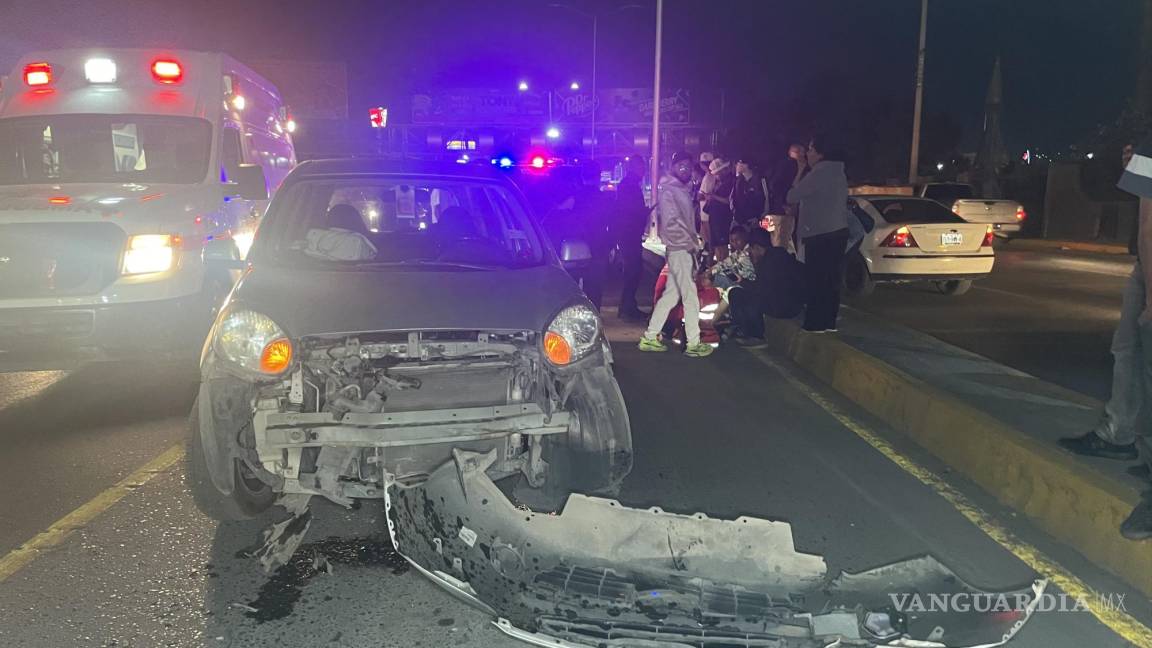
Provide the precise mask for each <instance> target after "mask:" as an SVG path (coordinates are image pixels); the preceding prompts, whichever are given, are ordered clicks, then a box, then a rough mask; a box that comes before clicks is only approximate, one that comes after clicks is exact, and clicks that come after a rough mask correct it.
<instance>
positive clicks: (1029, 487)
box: [767, 320, 1152, 596]
mask: <svg viewBox="0 0 1152 648" xmlns="http://www.w3.org/2000/svg"><path fill="white" fill-rule="evenodd" d="M767 337H768V339H769V340H770V341H771V347H772V350H773V351H776V352H778V353H781V354H783V355H785V356H786V357H788V358H790V359H791V360H793V361H794V362H796V363H797V364H798V365H800V366H801V367H803V368H804V369H806V370H807V371H809V372H811V373H812V374H813V375H815V376H816V377H817V378H819V379H820V380H822V381H823V382H825V383H827V384H828V385H830V386H831V387H833V388H834V389H835V390H836V391H838V392H840V393H841V394H842V395H844V396H846V397H847V398H849V399H850V400H852V401H853V402H855V403H856V404H858V405H860V406H861V407H863V408H864V409H865V410H867V411H868V412H870V413H871V414H873V415H875V416H877V417H878V418H880V419H881V420H883V421H884V422H885V423H886V424H888V425H889V426H891V427H892V428H893V429H895V430H896V431H898V432H900V433H901V434H904V435H906V436H907V437H909V438H910V439H912V440H913V441H915V442H916V443H917V444H919V445H920V446H922V447H923V448H925V449H926V450H928V451H929V452H931V453H932V454H934V455H935V456H937V457H938V458H940V459H941V460H943V461H944V462H945V463H947V464H948V465H949V466H951V467H952V468H953V469H954V470H956V471H957V472H959V473H960V474H962V475H964V476H966V477H968V478H969V479H971V480H972V481H974V482H976V483H977V484H979V485H980V486H981V487H982V488H983V489H985V490H986V491H987V492H988V493H990V494H991V495H993V496H994V497H995V498H996V499H997V500H999V501H1000V502H1002V503H1003V504H1005V505H1007V506H1010V507H1012V508H1013V509H1015V510H1017V511H1019V512H1021V513H1023V514H1025V515H1026V516H1027V517H1028V518H1029V519H1030V520H1032V521H1033V522H1034V523H1036V524H1037V525H1038V526H1039V527H1041V528H1042V529H1044V530H1045V531H1046V532H1047V533H1049V534H1050V535H1051V536H1053V537H1054V538H1056V539H1058V540H1060V541H1061V542H1064V543H1066V544H1068V545H1069V546H1071V547H1073V548H1074V549H1076V550H1077V551H1079V552H1080V553H1081V554H1083V555H1084V556H1085V557H1087V558H1088V559H1090V560H1091V561H1092V562H1094V563H1096V564H1097V565H1099V566H1100V567H1102V568H1104V569H1106V570H1108V571H1109V572H1111V573H1113V574H1115V575H1116V576H1118V577H1119V578H1121V579H1122V580H1124V581H1125V582H1127V583H1128V584H1130V585H1131V586H1132V587H1134V588H1136V589H1137V590H1139V591H1140V592H1142V593H1144V594H1145V595H1148V596H1152V544H1149V543H1140V542H1131V541H1128V540H1125V539H1124V538H1122V537H1121V536H1120V534H1119V531H1118V528H1119V526H1120V523H1121V522H1122V521H1123V520H1124V518H1125V517H1126V516H1127V515H1128V513H1129V512H1130V511H1131V510H1132V507H1133V506H1135V505H1136V503H1137V502H1138V501H1139V497H1140V494H1139V491H1138V490H1137V489H1136V488H1135V486H1134V485H1132V484H1129V483H1125V482H1124V481H1121V480H1120V479H1117V478H1115V477H1113V476H1111V475H1108V474H1105V473H1103V472H1101V471H1099V470H1097V469H1096V468H1094V467H1093V466H1091V465H1088V464H1087V463H1085V462H1083V461H1080V460H1079V459H1078V458H1076V457H1075V456H1073V455H1070V454H1068V453H1066V452H1064V451H1063V450H1061V449H1060V448H1059V447H1057V446H1056V445H1055V444H1052V443H1049V442H1046V441H1044V440H1041V439H1038V438H1036V437H1035V435H1032V434H1028V433H1026V432H1024V431H1022V430H1020V429H1018V428H1017V427H1016V426H1014V425H1012V424H1010V423H1007V422H1005V421H1003V420H1001V419H1000V418H997V417H996V416H993V415H991V414H990V413H988V412H986V411H983V410H982V409H980V408H978V407H976V406H974V405H973V404H972V403H971V402H965V400H963V399H960V398H957V397H956V396H955V395H953V394H951V393H949V392H948V391H945V390H943V389H941V388H939V387H937V386H935V385H933V384H930V383H929V382H926V381H925V380H922V379H920V378H918V377H916V376H913V375H911V374H909V373H907V372H905V371H903V370H901V369H900V368H897V367H895V366H893V365H892V364H889V363H888V362H886V361H885V360H883V359H882V358H880V357H877V356H876V355H874V354H869V353H866V352H864V351H862V350H860V349H858V348H856V347H855V346H853V345H852V344H850V343H848V342H846V341H844V340H842V339H840V338H839V337H838V336H834V335H812V334H808V333H805V332H803V331H801V330H799V328H798V327H797V326H796V325H795V324H794V323H792V322H789V321H780V320H771V321H770V322H769V328H768V336H767ZM1052 389H1053V390H1054V391H1055V392H1059V391H1060V388H1058V387H1055V386H1052ZM1069 397H1070V398H1076V399H1078V400H1079V401H1081V402H1083V401H1084V399H1085V397H1083V396H1081V395H1079V394H1075V395H1073V394H1072V393H1071V392H1069Z"/></svg>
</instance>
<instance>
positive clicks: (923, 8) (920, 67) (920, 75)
mask: <svg viewBox="0 0 1152 648" xmlns="http://www.w3.org/2000/svg"><path fill="white" fill-rule="evenodd" d="M927 38H928V0H921V3H920V49H919V50H918V54H917V56H916V107H915V108H914V109H913V112H912V159H911V160H910V161H909V163H908V184H916V180H917V179H918V177H919V174H918V173H917V169H919V168H920V111H921V110H922V109H923V107H924V46H925V41H926V40H927Z"/></svg>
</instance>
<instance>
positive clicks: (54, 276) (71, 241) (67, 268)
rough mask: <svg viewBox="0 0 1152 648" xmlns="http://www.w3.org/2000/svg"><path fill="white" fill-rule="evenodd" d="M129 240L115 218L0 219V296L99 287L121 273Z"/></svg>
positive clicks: (84, 292) (49, 294)
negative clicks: (112, 220) (82, 220)
mask: <svg viewBox="0 0 1152 648" xmlns="http://www.w3.org/2000/svg"><path fill="white" fill-rule="evenodd" d="M124 241H125V234H124V230H122V229H120V227H118V226H117V225H114V224H112V223H13V224H7V225H0V299H19V298H35V297H66V296H71V295H90V294H94V293H98V292H100V291H101V290H102V289H104V288H105V287H107V286H108V285H109V284H111V283H112V282H113V281H114V280H115V279H116V276H117V274H118V269H119V268H118V264H119V263H120V253H121V251H122V250H123V249H124Z"/></svg>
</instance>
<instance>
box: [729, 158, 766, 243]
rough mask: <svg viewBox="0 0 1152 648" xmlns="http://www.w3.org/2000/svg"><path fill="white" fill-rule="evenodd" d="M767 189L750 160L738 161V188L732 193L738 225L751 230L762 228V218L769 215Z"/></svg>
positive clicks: (733, 215)
mask: <svg viewBox="0 0 1152 648" xmlns="http://www.w3.org/2000/svg"><path fill="white" fill-rule="evenodd" d="M766 187H767V183H766V182H765V181H764V178H762V177H761V176H760V174H759V173H757V172H756V170H755V169H754V168H753V167H752V165H751V164H749V162H748V160H744V159H741V160H737V161H736V188H735V190H734V191H733V192H732V218H733V220H734V221H735V223H736V225H739V226H741V227H746V228H749V229H755V228H757V227H759V226H760V218H761V217H763V216H764V215H765V214H767V213H768V210H767V196H766V195H765V191H766Z"/></svg>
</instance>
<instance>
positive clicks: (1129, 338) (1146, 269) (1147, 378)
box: [1059, 147, 1152, 540]
mask: <svg viewBox="0 0 1152 648" xmlns="http://www.w3.org/2000/svg"><path fill="white" fill-rule="evenodd" d="M1124 158H1125V159H1124V164H1125V170H1124V174H1123V175H1122V176H1121V177H1120V182H1119V183H1118V185H1117V186H1118V187H1120V188H1121V189H1123V190H1124V191H1127V192H1129V193H1131V194H1135V195H1136V196H1138V197H1139V198H1140V205H1139V222H1138V225H1137V227H1138V231H1137V241H1136V242H1137V245H1136V264H1135V266H1134V267H1133V269H1132V274H1131V275H1130V276H1129V277H1128V284H1127V286H1126V287H1125V289H1124V304H1123V306H1122V307H1121V309H1120V322H1119V323H1118V324H1117V325H1116V332H1115V334H1114V335H1113V336H1112V358H1113V367H1112V397H1111V398H1110V399H1109V400H1108V403H1107V404H1106V405H1105V406H1104V415H1103V417H1102V418H1101V421H1100V424H1099V425H1097V426H1096V428H1095V429H1094V430H1092V431H1091V432H1088V433H1087V434H1084V435H1081V436H1078V437H1068V438H1063V439H1060V441H1059V443H1060V445H1061V446H1063V447H1064V448H1065V449H1067V450H1070V451H1072V452H1074V453H1076V454H1079V455H1084V456H1089V457H1104V458H1106V459H1118V460H1121V461H1132V460H1135V459H1136V458H1137V457H1138V453H1137V450H1136V445H1137V444H1136V442H1137V441H1138V440H1139V441H1141V444H1140V445H1141V446H1142V447H1143V448H1144V450H1145V451H1147V450H1148V445H1149V444H1148V441H1149V439H1148V426H1147V422H1146V420H1145V419H1144V418H1143V416H1144V414H1142V411H1143V412H1144V413H1145V414H1146V413H1147V412H1149V411H1152V410H1150V409H1149V408H1152V171H1149V170H1148V169H1150V168H1152V150H1149V149H1146V148H1144V149H1140V150H1137V151H1135V153H1134V154H1133V152H1132V149H1131V147H1125V151H1124ZM1142 421H1143V423H1142ZM1148 460H1149V458H1148V457H1145V461H1148ZM1120 534H1121V535H1123V536H1124V537H1125V538H1128V539H1129V540H1147V539H1149V538H1152V492H1146V493H1145V494H1144V496H1143V497H1142V498H1141V501H1140V503H1139V504H1137V505H1136V508H1134V509H1133V510H1132V513H1131V514H1129V516H1128V518H1127V519H1126V520H1124V523H1123V524H1121V525H1120Z"/></svg>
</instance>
